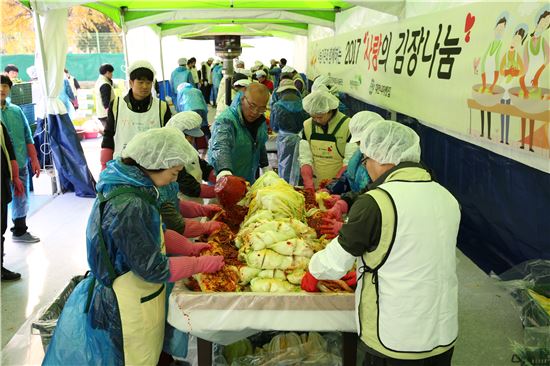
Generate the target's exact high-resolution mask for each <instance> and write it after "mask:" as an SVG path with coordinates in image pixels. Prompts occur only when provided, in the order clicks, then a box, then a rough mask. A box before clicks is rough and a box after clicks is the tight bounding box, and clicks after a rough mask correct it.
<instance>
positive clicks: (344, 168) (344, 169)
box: [336, 165, 348, 179]
mask: <svg viewBox="0 0 550 366" xmlns="http://www.w3.org/2000/svg"><path fill="white" fill-rule="evenodd" d="M347 168H348V166H347V165H344V166H343V167H342V168H340V170H339V171H338V174H336V178H338V179H340V177H341V176H342V174H344V172H345V171H346V169H347Z"/></svg>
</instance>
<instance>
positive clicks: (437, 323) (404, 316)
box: [378, 181, 460, 352]
mask: <svg viewBox="0 0 550 366" xmlns="http://www.w3.org/2000/svg"><path fill="white" fill-rule="evenodd" d="M379 187H380V188H381V189H383V190H385V191H386V192H388V193H389V194H390V196H391V198H392V199H393V202H394V204H395V208H396V214H397V220H396V221H397V228H396V232H395V238H394V240H393V244H392V247H391V248H390V253H389V255H388V257H387V258H386V261H385V262H384V263H383V264H382V266H381V267H380V268H379V269H378V304H379V305H378V312H379V313H378V319H379V323H378V334H379V340H380V342H381V343H382V344H383V345H384V346H385V348H387V349H390V350H394V351H398V352H429V351H431V350H433V349H434V348H436V347H438V346H445V345H449V344H451V343H452V342H454V340H455V339H456V338H457V335H458V281H457V276H456V238H457V233H458V226H459V223H460V209H459V205H458V202H457V201H456V199H455V198H454V197H453V196H452V195H451V194H450V193H449V192H448V191H447V190H446V189H445V188H443V187H442V186H440V185H439V184H438V183H435V182H399V181H394V182H391V181H390V182H387V183H383V184H381V185H380V186H379ZM424 197H425V199H423V198H424ZM419 202H430V204H427V205H422V204H420V205H419V204H418V203H419ZM449 223H451V227H450V228H449ZM415 238H416V240H415ZM417 238H422V241H421V243H419V242H418V239H417ZM411 239H412V240H411ZM411 278H414V281H410V280H409V279H411ZM405 299H406V300H405Z"/></svg>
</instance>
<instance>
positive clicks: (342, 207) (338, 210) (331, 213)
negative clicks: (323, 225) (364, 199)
mask: <svg viewBox="0 0 550 366" xmlns="http://www.w3.org/2000/svg"><path fill="white" fill-rule="evenodd" d="M347 212H348V204H347V203H346V201H343V200H338V201H336V203H335V204H334V206H333V207H332V208H331V209H330V210H328V211H327V212H326V215H325V217H327V218H330V219H336V220H338V221H342V215H343V214H345V213H347Z"/></svg>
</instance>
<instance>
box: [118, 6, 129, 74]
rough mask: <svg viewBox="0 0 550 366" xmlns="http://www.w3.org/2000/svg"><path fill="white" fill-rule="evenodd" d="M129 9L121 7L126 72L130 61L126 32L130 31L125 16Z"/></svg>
mask: <svg viewBox="0 0 550 366" xmlns="http://www.w3.org/2000/svg"><path fill="white" fill-rule="evenodd" d="M127 11H128V8H127V7H126V6H121V7H120V27H121V28H122V47H123V49H124V69H125V70H124V72H125V73H126V72H127V71H126V70H128V66H129V62H128V43H127V41H126V33H128V27H127V26H126V19H124V16H125V14H126V12H127Z"/></svg>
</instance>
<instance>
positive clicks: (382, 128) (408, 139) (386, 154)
mask: <svg viewBox="0 0 550 366" xmlns="http://www.w3.org/2000/svg"><path fill="white" fill-rule="evenodd" d="M362 137H363V138H362V140H361V146H360V149H361V152H362V153H363V155H365V156H367V157H369V158H370V159H373V160H376V161H377V162H378V163H380V164H395V165H397V164H399V163H401V162H403V161H409V162H413V163H418V162H419V161H420V138H419V137H418V135H417V134H416V132H414V131H413V130H412V129H410V128H409V127H407V126H405V125H402V124H401V123H397V122H394V121H388V120H379V121H374V122H371V123H369V125H368V127H367V129H366V130H365V132H364V133H363V136H362Z"/></svg>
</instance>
